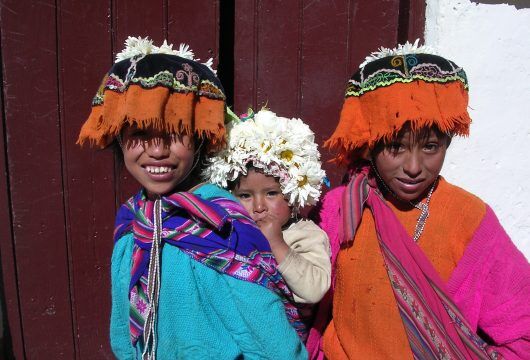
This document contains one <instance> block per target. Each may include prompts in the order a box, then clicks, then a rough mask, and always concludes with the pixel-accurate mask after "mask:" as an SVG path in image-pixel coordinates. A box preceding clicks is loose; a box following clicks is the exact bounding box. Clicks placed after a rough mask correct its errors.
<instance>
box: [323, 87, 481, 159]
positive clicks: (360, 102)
mask: <svg viewBox="0 0 530 360" xmlns="http://www.w3.org/2000/svg"><path fill="white" fill-rule="evenodd" d="M467 104H468V93H467V91H466V89H464V86H463V85H462V83H461V82H458V81H456V82H451V83H445V84H443V83H427V82H424V81H416V82H414V83H409V84H393V85H392V86H389V87H381V88H378V89H376V90H374V91H372V92H369V93H366V94H364V95H362V96H360V97H353V96H352V97H347V98H346V100H345V101H344V105H343V108H342V111H341V115H340V120H339V125H338V126H337V129H336V130H335V132H334V133H333V135H332V136H331V138H330V139H328V140H327V141H326V142H325V143H324V147H326V148H328V149H330V150H332V151H334V152H336V153H337V156H336V157H335V158H333V159H332V160H331V161H332V162H335V163H338V164H347V163H348V162H349V160H350V154H351V153H352V152H357V151H358V150H360V149H363V148H365V149H368V151H371V150H372V149H373V147H374V145H375V144H376V143H377V142H378V141H380V140H383V141H385V140H391V139H392V138H393V137H395V136H396V134H397V133H399V131H400V130H401V129H402V128H403V126H404V125H405V124H407V123H408V124H410V126H411V129H412V131H416V130H418V129H421V128H424V127H431V126H433V125H436V126H437V127H438V128H439V129H440V131H442V132H444V133H448V134H452V135H460V136H467V135H468V134H469V125H470V123H471V118H470V116H469V113H468V112H467Z"/></svg>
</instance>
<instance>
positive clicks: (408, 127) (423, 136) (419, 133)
mask: <svg viewBox="0 0 530 360" xmlns="http://www.w3.org/2000/svg"><path fill="white" fill-rule="evenodd" d="M407 131H411V132H412V137H413V139H414V140H415V141H426V140H427V139H428V138H429V136H430V135H431V131H434V133H435V134H436V137H437V138H438V139H440V140H445V141H446V145H447V147H449V145H450V144H451V140H452V138H453V134H448V133H445V132H443V131H442V130H440V128H439V127H438V126H437V125H436V124H433V125H431V126H422V127H420V128H414V127H413V125H412V124H411V122H410V121H407V122H406V123H405V124H404V125H403V127H402V128H401V129H400V130H399V131H398V132H396V133H395V134H394V135H393V136H392V137H391V138H383V139H381V140H379V141H378V142H377V143H376V144H375V145H374V148H373V149H372V151H371V152H370V155H371V156H373V155H375V154H378V153H379V152H381V151H383V149H385V148H386V147H388V146H389V145H391V144H392V143H394V142H395V141H396V140H398V139H399V138H401V137H402V136H403V134H404V133H405V132H407Z"/></svg>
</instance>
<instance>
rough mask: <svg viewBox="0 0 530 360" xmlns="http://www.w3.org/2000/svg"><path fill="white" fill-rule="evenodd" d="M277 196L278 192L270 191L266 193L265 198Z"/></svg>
mask: <svg viewBox="0 0 530 360" xmlns="http://www.w3.org/2000/svg"><path fill="white" fill-rule="evenodd" d="M278 195H280V192H279V191H276V190H272V191H268V192H267V196H270V197H273V196H278Z"/></svg>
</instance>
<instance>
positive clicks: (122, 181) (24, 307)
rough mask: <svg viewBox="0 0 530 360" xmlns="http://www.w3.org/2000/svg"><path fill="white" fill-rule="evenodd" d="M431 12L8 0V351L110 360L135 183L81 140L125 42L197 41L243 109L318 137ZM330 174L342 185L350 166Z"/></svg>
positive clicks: (1, 230)
mask: <svg viewBox="0 0 530 360" xmlns="http://www.w3.org/2000/svg"><path fill="white" fill-rule="evenodd" d="M424 8H425V4H424V2H423V1H421V0H357V1H355V0H334V1H325V0H321V1H318V0H313V1H309V0H283V1H280V0H274V1H273V0H152V1H149V2H145V1H139V0H107V1H104V0H91V1H81V0H69V1H60V0H42V1H39V2H36V1H28V0H1V3H0V49H1V61H2V80H3V81H2V86H3V88H2V90H3V91H2V96H1V97H0V107H1V109H2V111H1V112H0V117H1V118H2V127H1V128H0V172H1V173H2V174H3V175H2V176H0V255H1V257H0V260H1V265H2V268H1V270H2V277H3V286H2V290H3V295H4V299H3V301H4V310H5V313H4V314H3V315H4V317H6V318H7V323H6V324H5V325H6V329H5V331H4V333H5V334H7V336H4V339H3V340H4V342H7V347H8V348H9V349H10V351H9V353H6V355H5V356H7V357H12V356H14V357H16V358H17V359H23V358H30V359H49V358H54V359H105V358H112V355H111V352H110V349H109V345H108V319H109V309H110V295H109V263H110V254H111V249H112V226H113V218H114V212H115V209H116V206H117V204H119V203H120V202H121V201H122V200H123V199H125V198H126V197H127V196H129V195H130V194H131V192H132V191H133V190H134V189H135V187H136V184H134V181H132V180H131V179H129V178H128V174H127V173H126V172H124V171H123V170H122V169H120V168H119V167H118V166H117V165H116V163H115V159H114V157H113V154H112V153H111V152H110V151H94V150H90V149H87V148H85V149H80V148H79V147H78V146H77V145H76V144H75V140H76V138H77V134H78V131H79V129H80V126H81V124H82V123H83V121H84V120H85V118H86V116H87V115H88V113H89V110H90V102H91V99H92V96H93V95H94V93H95V91H96V88H97V86H98V85H99V82H100V80H101V77H102V76H103V74H104V72H105V71H107V70H108V68H109V67H110V65H111V63H112V60H113V54H114V53H115V52H116V51H119V50H120V49H121V47H122V44H123V41H124V40H125V38H126V37H127V35H141V36H146V35H149V36H151V37H152V38H154V39H155V42H156V43H160V42H161V41H162V40H163V39H164V38H168V40H169V41H170V42H173V43H174V44H176V45H177V46H178V44H179V43H180V42H188V43H190V44H191V46H192V48H193V49H194V51H195V53H196V55H198V56H199V57H201V58H203V59H205V58H207V57H209V56H217V54H219V56H218V57H217V58H216V61H218V62H219V75H220V77H221V80H222V81H223V82H224V84H225V87H226V91H227V94H228V96H229V101H230V102H231V103H233V105H234V108H235V110H236V112H243V111H245V110H246V108H247V107H248V106H253V107H254V108H257V107H259V106H261V105H265V104H267V105H268V106H269V107H270V108H271V109H272V110H274V111H276V112H277V113H278V114H280V115H283V116H289V117H295V116H296V117H302V118H303V119H304V120H305V121H306V122H308V123H309V124H310V125H311V126H312V128H313V129H314V130H315V132H316V133H317V140H318V142H319V143H322V142H323V140H324V139H326V138H327V137H328V136H329V135H330V133H331V131H332V130H333V127H334V125H335V124H336V121H337V118H338V113H339V110H340V105H341V102H342V94H343V91H344V85H345V83H346V80H347V79H348V78H349V76H350V74H351V72H352V71H353V70H354V69H355V68H356V66H357V64H359V63H360V62H361V60H362V59H363V57H364V56H365V55H367V54H368V52H369V51H372V50H375V49H376V48H377V47H379V46H382V45H383V46H394V45H395V44H396V42H397V41H404V40H405V39H409V40H413V39H415V38H416V37H420V36H421V34H422V32H423V21H424ZM324 155H325V158H329V154H326V153H325V154H324ZM326 166H327V165H326ZM328 170H330V173H331V175H332V176H331V177H332V180H335V182H336V181H337V180H338V176H339V173H340V171H339V170H337V169H329V168H328ZM4 346H5V344H4ZM1 356H2V354H0V357H1Z"/></svg>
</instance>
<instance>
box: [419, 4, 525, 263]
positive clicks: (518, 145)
mask: <svg viewBox="0 0 530 360" xmlns="http://www.w3.org/2000/svg"><path fill="white" fill-rule="evenodd" d="M425 42H426V44H428V45H431V46H433V47H435V48H436V49H437V50H438V51H439V53H440V55H443V56H445V57H447V58H449V59H451V60H453V61H455V62H456V63H457V64H458V65H460V66H462V67H463V68H464V70H465V71H466V73H467V75H468V78H469V83H470V104H469V106H470V109H469V110H470V114H471V117H472V119H473V123H472V126H471V135H470V137H469V138H464V139H455V140H454V141H453V143H452V144H451V147H450V148H449V153H448V156H447V158H446V162H445V165H444V169H443V170H442V174H443V175H444V176H445V177H446V178H447V179H448V180H449V181H450V182H452V183H454V184H456V185H459V186H461V187H463V188H464V189H466V190H468V191H471V192H472V193H474V194H476V195H478V196H479V197H480V198H482V199H483V200H484V201H486V202H487V203H488V204H489V205H490V206H491V207H492V208H493V210H494V211H495V212H496V214H497V216H498V217H499V219H500V221H501V223H502V224H503V226H504V228H505V229H506V231H507V232H508V234H509V235H510V236H511V238H512V240H513V241H514V243H515V244H516V245H517V247H518V248H519V249H520V250H521V251H522V252H523V253H524V254H525V256H526V257H527V259H530V9H528V8H523V9H516V8H515V7H514V6H511V5H506V4H497V5H490V4H476V3H472V2H471V1H470V0H427V11H426V24H425Z"/></svg>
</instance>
